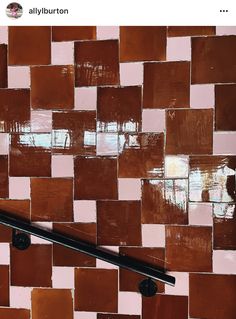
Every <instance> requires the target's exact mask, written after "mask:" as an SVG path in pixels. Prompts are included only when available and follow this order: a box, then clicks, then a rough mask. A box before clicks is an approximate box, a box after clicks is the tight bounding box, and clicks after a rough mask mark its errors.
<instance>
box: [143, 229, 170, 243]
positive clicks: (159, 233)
mask: <svg viewBox="0 0 236 319" xmlns="http://www.w3.org/2000/svg"><path fill="white" fill-rule="evenodd" d="M142 244H143V246H144V247H165V225H157V224H143V225H142Z"/></svg>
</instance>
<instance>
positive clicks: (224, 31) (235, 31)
mask: <svg viewBox="0 0 236 319" xmlns="http://www.w3.org/2000/svg"><path fill="white" fill-rule="evenodd" d="M216 35H236V27H233V26H227V27H221V26H218V27H216Z"/></svg>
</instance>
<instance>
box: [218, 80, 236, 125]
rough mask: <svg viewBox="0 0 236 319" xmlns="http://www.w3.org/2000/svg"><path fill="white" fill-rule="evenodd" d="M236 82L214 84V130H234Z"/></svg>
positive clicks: (235, 123) (235, 122)
mask: <svg viewBox="0 0 236 319" xmlns="http://www.w3.org/2000/svg"><path fill="white" fill-rule="evenodd" d="M235 104H236V84H228V85H216V86H215V109H216V130H218V131H236V121H235V118H236V109H235Z"/></svg>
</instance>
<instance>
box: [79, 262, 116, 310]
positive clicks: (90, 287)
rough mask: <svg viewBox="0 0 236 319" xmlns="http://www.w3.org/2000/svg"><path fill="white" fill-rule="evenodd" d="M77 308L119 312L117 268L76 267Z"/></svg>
mask: <svg viewBox="0 0 236 319" xmlns="http://www.w3.org/2000/svg"><path fill="white" fill-rule="evenodd" d="M75 310H79V311H95V312H113V313H114V312H117V310H118V272H117V270H113V269H86V268H76V269H75Z"/></svg>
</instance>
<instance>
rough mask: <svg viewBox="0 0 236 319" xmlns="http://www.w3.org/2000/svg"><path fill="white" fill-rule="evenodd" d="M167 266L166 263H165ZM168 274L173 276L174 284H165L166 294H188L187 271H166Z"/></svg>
mask: <svg viewBox="0 0 236 319" xmlns="http://www.w3.org/2000/svg"><path fill="white" fill-rule="evenodd" d="M166 267H167V268H168V264H167V265H166ZM168 275H171V276H173V277H175V280H176V282H175V286H174V287H172V286H170V285H165V293H166V294H167V295H179V296H188V294H189V273H186V272H174V271H171V272H168Z"/></svg>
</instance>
